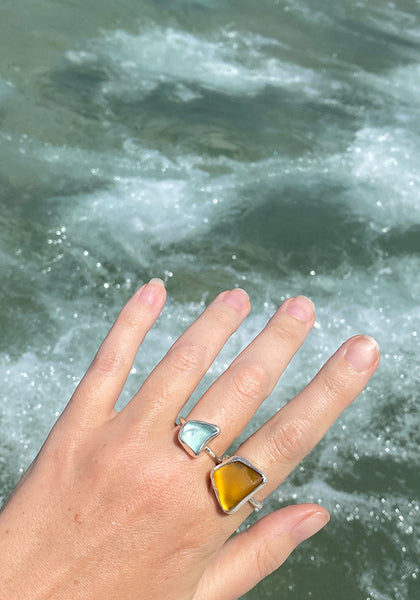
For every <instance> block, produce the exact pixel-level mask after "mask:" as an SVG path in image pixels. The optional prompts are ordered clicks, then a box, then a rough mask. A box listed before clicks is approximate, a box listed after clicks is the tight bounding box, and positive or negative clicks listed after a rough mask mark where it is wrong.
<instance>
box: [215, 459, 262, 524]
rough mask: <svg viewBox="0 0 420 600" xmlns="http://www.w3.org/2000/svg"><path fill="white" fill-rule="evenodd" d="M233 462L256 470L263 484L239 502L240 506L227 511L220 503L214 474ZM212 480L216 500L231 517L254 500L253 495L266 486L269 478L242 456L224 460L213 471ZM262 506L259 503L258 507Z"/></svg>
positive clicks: (237, 505)
mask: <svg viewBox="0 0 420 600" xmlns="http://www.w3.org/2000/svg"><path fill="white" fill-rule="evenodd" d="M231 462H241V463H243V464H245V465H246V466H247V467H251V469H254V471H256V472H257V473H258V474H259V475H261V477H262V482H261V483H260V484H259V485H258V486H257V487H256V488H255V489H254V490H252V492H251V493H250V494H248V495H247V496H245V498H243V499H242V500H241V501H240V502H238V504H236V506H234V507H233V508H231V509H230V510H225V509H224V508H223V506H222V503H221V502H220V497H219V491H218V489H217V487H216V484H215V483H214V478H213V474H214V472H215V471H217V469H220V468H221V467H223V466H224V465H227V464H228V463H231ZM210 480H211V485H212V488H213V491H214V493H215V495H216V498H217V501H218V503H219V506H220V508H221V509H222V511H223V512H224V513H226V514H227V515H231V514H232V513H235V512H236V511H237V510H239V509H240V508H241V506H243V505H244V504H245V503H246V502H249V500H250V499H252V497H253V495H254V494H256V493H257V492H258V491H259V490H260V489H261V488H262V487H264V486H265V484H266V483H267V476H266V475H265V473H263V472H262V471H261V469H259V468H258V467H256V466H255V465H253V464H252V463H250V462H249V460H247V459H246V458H242V457H241V456H232V457H231V458H229V459H228V460H224V461H223V462H221V463H220V464H219V465H216V466H215V467H213V469H212V471H211V473H210ZM260 504H261V503H259V502H257V505H260ZM253 506H254V505H253ZM254 508H255V507H254Z"/></svg>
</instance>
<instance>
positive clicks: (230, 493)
mask: <svg viewBox="0 0 420 600" xmlns="http://www.w3.org/2000/svg"><path fill="white" fill-rule="evenodd" d="M211 480H212V485H213V489H214V491H215V493H216V497H217V499H218V501H219V504H220V507H221V508H222V510H223V511H224V512H226V513H231V512H235V510H237V509H238V508H239V507H240V506H242V504H243V503H244V502H246V501H247V500H248V499H249V498H250V497H251V496H252V495H253V494H254V493H255V492H256V491H257V490H259V489H260V488H261V487H262V486H263V485H264V484H265V481H266V477H265V475H264V473H262V472H261V471H260V470H259V469H257V468H255V467H254V466H253V465H251V464H250V463H249V462H248V461H247V460H245V459H244V458H240V457H239V456H234V457H233V458H231V459H229V460H228V461H226V462H223V463H221V464H220V465H217V466H216V467H214V469H213V471H212V473H211Z"/></svg>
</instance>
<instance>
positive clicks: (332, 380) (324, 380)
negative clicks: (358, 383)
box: [321, 370, 347, 403]
mask: <svg viewBox="0 0 420 600" xmlns="http://www.w3.org/2000/svg"><path fill="white" fill-rule="evenodd" d="M346 388H347V385H346V381H345V378H344V377H342V376H340V375H339V374H338V373H337V372H334V373H331V372H328V370H325V372H324V373H322V374H321V389H322V390H323V395H324V396H325V398H326V400H327V402H328V403H330V402H337V400H340V399H341V398H342V397H343V395H344V394H345V390H346Z"/></svg>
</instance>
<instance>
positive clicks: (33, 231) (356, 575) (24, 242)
mask: <svg viewBox="0 0 420 600" xmlns="http://www.w3.org/2000/svg"><path fill="white" fill-rule="evenodd" d="M419 25H420V3H419V2H418V1H416V0H401V1H399V2H398V3H393V2H385V1H383V0H381V1H379V0H370V1H369V2H368V1H367V0H361V1H359V2H357V3H354V2H346V1H344V2H342V3H336V2H330V1H328V0H322V1H321V0H318V1H317V0H307V1H304V0H293V2H291V3H289V4H288V3H286V2H280V1H278V0H277V1H276V0H274V1H271V2H270V1H269V0H260V2H259V3H258V5H257V4H256V3H255V2H254V1H253V0H252V1H251V0H241V1H240V2H239V1H233V2H229V3H226V2H221V1H218V0H214V1H210V0H208V1H204V0H202V1H195V2H193V1H192V0H185V1H183V0H155V1H152V0H150V1H147V0H140V1H139V0H137V1H135V0H120V2H118V3H104V2H103V0H91V1H90V2H89V3H86V2H82V1H81V0H73V1H72V2H64V1H63V0H54V1H52V0H21V1H20V2H19V3H18V4H16V2H12V1H11V0H2V4H1V6H0V40H1V45H2V51H1V53H0V195H1V203H0V222H1V225H2V228H1V239H0V261H1V265H2V274H3V277H2V281H3V285H2V287H1V290H0V294H1V306H2V316H1V330H2V335H1V339H0V344H1V350H2V358H1V382H2V393H1V398H0V406H1V412H0V428H1V442H0V496H1V497H4V496H5V495H6V494H7V493H8V491H9V490H10V489H11V488H12V486H13V485H14V484H15V482H16V480H17V478H18V477H19V476H20V474H21V473H22V472H23V471H24V469H25V468H26V466H27V465H28V463H29V462H30V460H31V459H32V457H33V456H34V454H35V453H36V452H37V449H38V448H39V445H40V444H41V442H42V440H43V439H44V437H45V436H46V434H47V432H48V430H49V428H50V427H51V425H52V424H53V423H54V421H55V419H56V417H57V415H58V414H59V413H60V411H61V410H62V408H63V406H64V405H65V402H66V400H67V399H68V398H69V396H70V395H71V393H72V391H73V389H74V387H75V385H76V384H77V381H78V380H79V378H80V377H81V375H82V374H83V372H84V370H85V369H86V367H87V365H88V363H89V361H90V359H91V357H92V355H93V353H94V351H95V349H96V347H97V345H98V343H99V341H100V340H101V338H102V336H103V335H104V334H105V332H106V330H107V328H108V326H109V324H110V323H111V322H112V320H113V318H114V317H115V315H116V314H117V312H118V309H119V307H120V306H121V305H122V304H123V302H124V301H125V300H126V299H127V298H128V297H129V296H130V294H131V293H132V292H133V291H134V289H135V288H136V287H138V286H139V285H140V283H141V282H143V281H146V280H148V279H149V278H150V277H152V276H160V277H162V278H164V279H165V280H166V282H167V287H168V292H169V300H168V304H167V307H166V309H165V311H164V313H163V315H162V317H161V318H160V320H159V322H158V324H157V326H156V327H155V329H154V330H153V332H152V333H151V334H150V336H149V337H148V339H147V342H146V344H145V348H144V350H143V351H142V353H141V355H140V356H139V358H138V360H137V361H136V364H135V368H134V369H133V372H132V374H131V376H130V378H129V382H128V385H127V388H126V390H125V392H124V394H123V396H122V398H121V404H123V403H124V402H126V401H127V400H128V398H129V397H130V394H131V393H132V392H133V391H134V390H135V389H136V388H137V386H138V385H139V383H140V382H141V381H142V380H143V378H144V377H145V375H146V373H147V372H148V370H149V369H150V368H151V367H152V366H153V365H154V364H155V363H156V362H157V361H158V360H159V359H160V357H161V356H162V355H163V354H164V352H165V351H166V350H167V348H168V347H169V346H170V344H171V342H172V341H173V340H174V339H175V338H176V337H177V336H178V335H179V333H180V332H181V331H182V330H183V329H184V328H185V327H186V325H187V324H188V323H190V322H191V320H192V319H193V318H194V317H195V316H196V315H198V314H199V313H200V311H201V310H202V309H203V307H204V306H205V304H206V302H208V301H209V300H210V299H211V298H212V297H213V296H214V295H215V294H216V293H217V292H218V291H220V290H221V289H224V288H231V287H233V286H238V285H239V286H241V287H245V288H246V289H247V290H248V291H249V293H250V296H251V299H252V302H253V311H252V314H251V316H250V317H249V319H248V320H247V322H246V323H245V324H244V326H243V327H242V328H241V329H240V331H239V332H238V333H237V335H235V336H234V338H233V339H232V340H231V342H230V343H229V344H228V345H227V347H226V348H225V350H224V351H223V352H222V354H221V355H220V357H219V359H218V360H217V361H216V362H215V364H214V366H213V367H212V369H211V371H210V373H209V375H208V376H207V378H206V379H205V381H204V382H203V385H202V386H201V389H204V388H205V387H206V386H207V385H208V384H209V382H210V381H212V380H213V379H214V377H215V376H217V375H218V374H219V373H220V372H222V370H223V369H224V368H225V366H226V365H227V364H228V363H229V361H230V360H231V359H232V358H233V357H234V356H235V354H236V353H237V352H238V351H239V350H240V348H242V347H243V346H244V345H245V344H246V343H247V342H248V341H249V340H250V339H252V337H253V335H254V334H255V333H256V332H257V331H258V329H259V328H260V327H261V326H262V325H263V324H264V323H265V321H266V320H267V318H268V317H269V315H270V314H271V312H272V310H274V308H275V306H277V304H278V303H279V302H281V301H282V300H283V299H284V298H285V297H287V296H289V295H293V294H297V293H304V294H307V295H309V296H311V297H312V298H313V299H314V301H315V302H316V305H317V309H318V310H317V324H316V327H315V329H314V331H313V333H312V334H311V335H310V337H309V340H308V342H307V343H306V346H305V348H304V349H303V350H302V352H301V353H300V354H299V356H298V357H296V360H295V361H294V363H293V364H292V366H291V367H290V368H289V369H288V371H287V373H286V375H285V377H284V379H283V381H282V383H281V384H280V385H279V386H278V387H277V388H276V390H275V392H274V393H273V394H272V396H271V397H270V399H269V400H268V401H267V402H266V403H265V405H264V407H263V408H262V409H261V410H260V411H259V413H258V415H257V417H256V419H255V420H254V422H253V423H252V424H251V426H250V428H249V430H252V429H254V428H256V427H257V426H258V424H260V423H262V422H263V421H264V419H265V418H267V417H268V416H269V415H270V414H272V413H273V412H275V411H276V410H277V409H278V408H279V407H281V406H282V405H283V404H284V402H286V401H287V400H288V399H289V398H290V397H291V396H292V395H293V394H294V393H296V391H297V390H299V389H300V388H301V387H302V386H303V385H304V384H305V383H306V382H307V381H308V380H309V379H310V377H311V376H313V375H314V373H315V372H316V371H317V369H318V368H319V366H320V365H321V364H322V362H323V360H325V358H326V357H327V356H328V355H329V354H330V353H331V352H332V351H334V349H335V348H336V347H337V346H338V345H339V344H340V343H341V342H342V341H343V340H344V339H345V338H346V337H348V336H349V335H352V334H354V333H356V332H363V333H370V334H371V335H374V336H375V337H376V338H377V339H378V341H379V342H380V344H381V347H382V352H383V359H382V362H381V365H380V368H379V371H378V374H377V375H376V376H375V377H374V379H373V380H372V382H371V385H370V386H369V387H368V389H367V390H366V391H365V393H364V394H363V395H362V397H361V398H359V400H358V401H357V402H356V403H355V404H354V405H353V407H351V408H350V409H349V410H348V411H347V412H346V414H345V415H343V417H342V418H341V419H340V420H339V422H338V423H337V424H336V425H335V426H334V427H333V429H332V430H331V431H330V432H329V434H328V435H327V436H326V438H325V439H324V440H323V441H322V443H321V444H320V445H319V447H318V448H317V449H316V450H315V451H314V452H313V453H312V454H311V455H310V456H309V457H308V458H307V459H306V460H305V462H304V463H303V465H302V466H301V467H300V468H299V469H298V470H297V471H296V472H295V473H294V474H293V475H291V476H290V477H289V479H288V480H287V481H286V482H285V483H284V484H283V485H282V486H281V488H279V490H278V491H277V492H276V493H274V494H273V495H272V497H271V498H270V500H269V501H268V502H267V503H266V507H267V510H269V509H270V508H276V507H279V506H282V505H284V504H288V503H290V502H303V501H317V502H321V503H322V504H323V505H324V506H325V507H326V508H327V509H328V510H330V511H331V513H332V519H331V522H330V524H329V525H328V528H327V529H326V530H325V531H324V532H322V533H321V534H319V535H318V536H316V538H314V539H313V540H311V541H310V542H308V543H306V544H305V545H304V546H303V547H302V548H300V549H299V550H298V551H296V552H295V554H294V555H293V556H292V557H291V559H290V560H289V561H288V562H287V563H286V565H284V566H283V567H282V568H281V569H280V570H279V571H277V572H276V573H274V574H273V575H272V576H270V577H269V578H268V579H267V580H266V581H264V582H262V583H261V584H260V585H258V586H257V587H256V588H255V589H254V590H253V591H252V592H250V593H249V594H247V596H246V598H247V599H248V600H253V599H257V598H258V600H262V599H265V598H273V597H274V598H289V599H291V600H302V599H304V598H310V599H312V600H325V598H327V597H334V598H340V599H342V600H350V599H351V600H354V599H356V598H357V599H362V600H365V599H366V600H368V599H369V600H371V599H378V600H391V599H392V600H406V599H410V600H411V599H414V598H418V597H419V592H420V587H419V578H420V573H419V562H420V561H419V556H420V548H419V541H418V536H417V537H416V530H417V531H418V527H419V524H420V516H419V512H420V510H419V504H420V484H419V476H418V444H419V438H420V434H419V414H418V408H417V405H418V402H417V396H418V382H419V380H420V368H419V364H418V346H419V342H418V340H419V337H420V307H419V304H418V298H419V296H420V280H419V276H418V274H419V272H420V193H419V190H420V174H419V169H418V164H419V158H420V153H419V150H418V149H419V147H420V145H419V143H420V130H419V125H418V124H419V117H420V110H419V102H418V98H419V95H420V83H419V81H420V27H419ZM249 430H248V431H249Z"/></svg>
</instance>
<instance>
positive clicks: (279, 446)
mask: <svg viewBox="0 0 420 600" xmlns="http://www.w3.org/2000/svg"><path fill="white" fill-rule="evenodd" d="M306 433H307V427H306V426H305V425H304V424H303V422H302V421H298V420H293V421H288V422H286V423H283V424H282V426H281V427H280V428H279V429H277V430H276V432H275V435H274V436H273V438H272V444H269V445H268V448H269V452H270V454H271V455H272V456H271V457H270V458H272V459H273V461H274V462H277V461H278V460H279V459H280V460H281V461H282V462H294V461H295V460H296V459H299V458H301V457H302V456H304V455H305V454H306V442H305V440H306ZM270 449H271V450H270Z"/></svg>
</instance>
